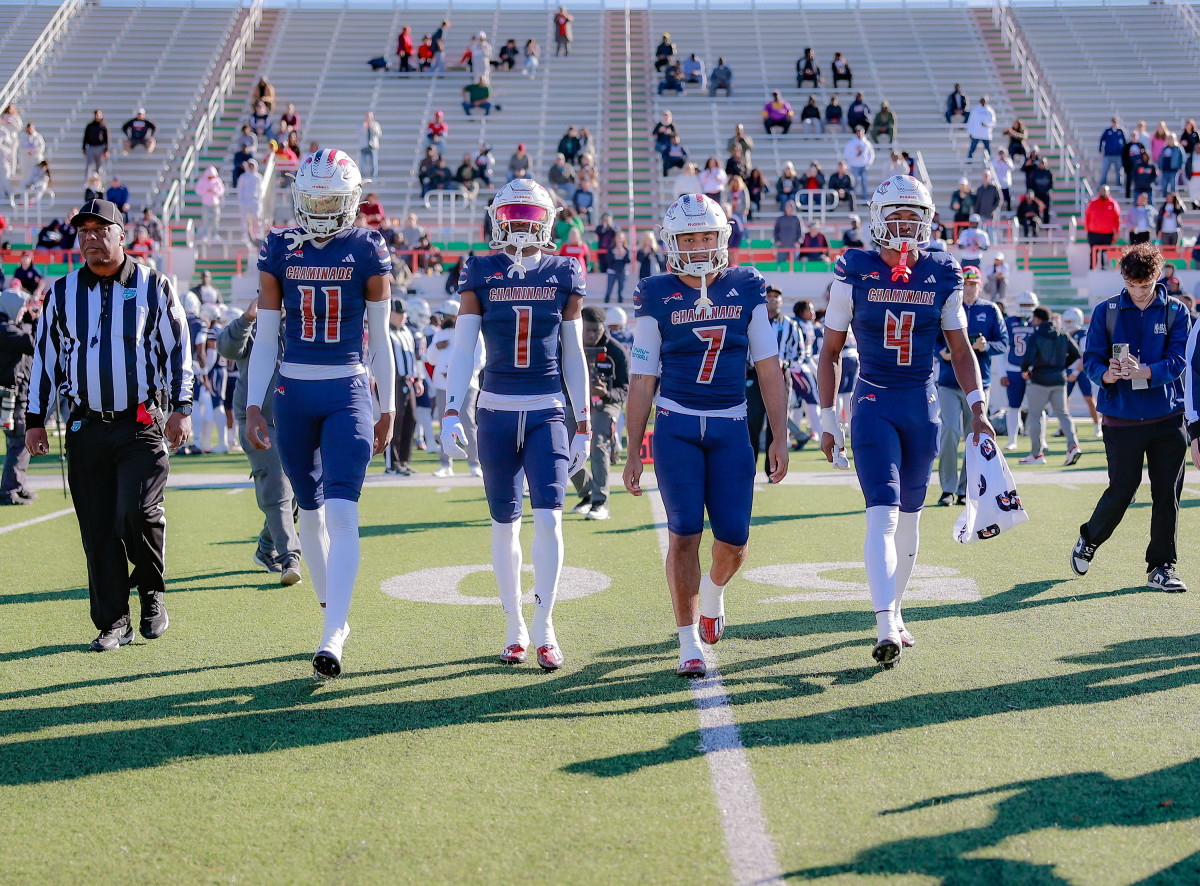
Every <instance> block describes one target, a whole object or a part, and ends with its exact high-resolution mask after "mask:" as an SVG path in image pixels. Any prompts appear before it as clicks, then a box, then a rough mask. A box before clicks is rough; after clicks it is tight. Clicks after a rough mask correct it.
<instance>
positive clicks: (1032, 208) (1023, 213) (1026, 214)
mask: <svg viewBox="0 0 1200 886" xmlns="http://www.w3.org/2000/svg"><path fill="white" fill-rule="evenodd" d="M1114 205H1115V204H1114ZM1045 211H1046V206H1045V204H1044V203H1042V201H1041V200H1039V199H1038V198H1037V195H1036V194H1034V193H1033V191H1026V192H1025V196H1023V197H1022V198H1021V201H1020V202H1019V203H1018V204H1017V222H1018V223H1019V224H1020V225H1021V236H1022V237H1027V238H1034V237H1036V236H1037V235H1038V228H1039V227H1040V225H1041V221H1042V215H1043V214H1044V213H1045Z"/></svg>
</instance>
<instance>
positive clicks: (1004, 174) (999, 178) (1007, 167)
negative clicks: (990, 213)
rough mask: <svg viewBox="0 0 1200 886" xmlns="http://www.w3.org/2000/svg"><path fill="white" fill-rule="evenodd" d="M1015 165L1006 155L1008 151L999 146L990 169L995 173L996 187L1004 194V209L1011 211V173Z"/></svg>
mask: <svg viewBox="0 0 1200 886" xmlns="http://www.w3.org/2000/svg"><path fill="white" fill-rule="evenodd" d="M1014 169H1016V166H1015V165H1014V164H1013V162H1012V160H1011V159H1010V158H1009V156H1008V151H1006V150H1004V148H1001V149H1000V150H998V151H997V152H996V159H994V160H993V161H992V171H993V172H994V173H995V174H996V187H998V188H999V189H1000V193H1001V194H1002V195H1004V211H1005V212H1012V174H1013V170H1014Z"/></svg>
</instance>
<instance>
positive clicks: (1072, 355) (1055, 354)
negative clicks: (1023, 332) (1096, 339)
mask: <svg viewBox="0 0 1200 886" xmlns="http://www.w3.org/2000/svg"><path fill="white" fill-rule="evenodd" d="M1080 356H1082V355H1081V354H1080V353H1079V348H1077V347H1076V346H1075V340H1074V339H1072V338H1071V336H1069V335H1066V334H1065V333H1062V332H1059V331H1058V330H1057V329H1055V328H1054V324H1053V323H1041V324H1039V325H1038V326H1037V328H1036V329H1034V330H1033V335H1031V336H1030V337H1029V340H1028V343H1027V344H1026V347H1025V356H1024V358H1023V359H1022V360H1021V371H1022V372H1029V373H1030V377H1029V380H1030V381H1031V382H1032V383H1033V384H1035V385H1044V386H1045V387H1054V386H1055V385H1065V384H1066V383H1067V367H1068V366H1073V365H1074V364H1075V363H1076V361H1078V360H1079V358H1080Z"/></svg>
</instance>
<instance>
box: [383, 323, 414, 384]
mask: <svg viewBox="0 0 1200 886" xmlns="http://www.w3.org/2000/svg"><path fill="white" fill-rule="evenodd" d="M388 334H389V337H390V338H391V340H392V352H393V353H394V354H395V355H396V375H398V376H400V378H412V377H414V376H415V375H416V374H417V342H416V339H414V338H413V334H412V330H411V329H409V328H408V326H401V327H400V328H399V329H389V330H388Z"/></svg>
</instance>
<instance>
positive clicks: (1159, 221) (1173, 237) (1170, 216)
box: [1154, 192, 1183, 247]
mask: <svg viewBox="0 0 1200 886" xmlns="http://www.w3.org/2000/svg"><path fill="white" fill-rule="evenodd" d="M1182 221H1183V207H1182V206H1180V205H1179V198H1178V197H1177V196H1176V195H1175V193H1174V192H1171V193H1169V194H1166V195H1165V196H1164V197H1163V204H1162V206H1161V207H1159V210H1158V216H1157V218H1156V219H1155V222H1154V233H1155V234H1156V236H1157V237H1158V239H1159V241H1160V242H1161V243H1162V245H1163V246H1168V247H1170V246H1178V245H1179V223H1180V222H1182Z"/></svg>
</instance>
